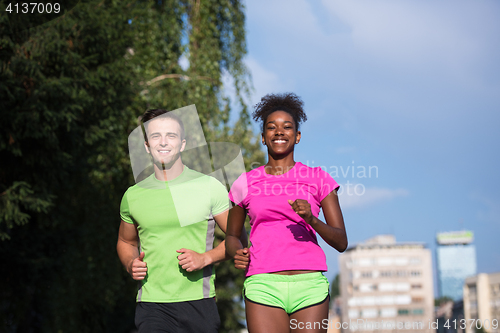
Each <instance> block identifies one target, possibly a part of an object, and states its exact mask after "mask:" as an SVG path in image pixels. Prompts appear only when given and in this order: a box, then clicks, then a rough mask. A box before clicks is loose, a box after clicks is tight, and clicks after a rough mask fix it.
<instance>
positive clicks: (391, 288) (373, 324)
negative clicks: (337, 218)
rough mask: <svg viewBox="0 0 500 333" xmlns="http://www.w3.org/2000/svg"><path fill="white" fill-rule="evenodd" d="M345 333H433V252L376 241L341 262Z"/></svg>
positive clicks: (352, 250)
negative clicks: (404, 332) (360, 332)
mask: <svg viewBox="0 0 500 333" xmlns="http://www.w3.org/2000/svg"><path fill="white" fill-rule="evenodd" d="M339 265H340V293H341V304H342V305H341V307H342V312H341V313H342V323H343V324H344V325H345V327H343V332H358V331H363V332H380V333H384V332H396V331H414V332H416V331H418V332H431V331H434V330H432V329H431V328H430V327H429V323H430V321H432V319H433V316H434V313H433V310H434V295H433V280H432V259H431V252H430V250H429V249H427V248H426V247H425V245H424V244H422V243H409V242H405V243H397V242H396V239H395V237H394V236H393V235H379V236H375V237H373V238H371V239H369V240H367V241H365V242H363V243H361V244H358V245H356V246H354V247H351V248H349V249H347V250H346V251H345V252H344V253H343V254H341V255H340V256H339Z"/></svg>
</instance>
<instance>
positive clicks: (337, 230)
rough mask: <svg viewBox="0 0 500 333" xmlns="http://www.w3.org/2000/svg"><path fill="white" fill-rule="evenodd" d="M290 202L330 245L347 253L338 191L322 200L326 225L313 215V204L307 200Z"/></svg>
mask: <svg viewBox="0 0 500 333" xmlns="http://www.w3.org/2000/svg"><path fill="white" fill-rule="evenodd" d="M288 202H289V203H290V205H291V206H292V208H293V209H294V210H295V212H296V213H297V214H299V215H300V216H301V217H302V218H303V219H304V221H306V222H307V223H308V224H309V225H310V226H311V227H313V229H314V230H316V232H317V233H318V234H319V235H320V236H321V238H323V239H324V240H325V242H326V243H327V244H328V245H330V246H331V247H333V248H334V249H336V250H337V251H339V252H344V251H345V249H346V248H347V234H346V231H345V225H344V218H343V217H342V211H341V210H340V204H339V198H338V196H337V190H336V189H335V190H333V191H332V192H330V193H329V194H328V195H327V196H326V197H325V198H324V199H323V200H321V208H323V215H324V216H325V220H326V223H324V222H323V221H321V220H320V219H318V218H317V217H315V216H313V215H312V213H311V204H309V202H307V201H306V200H301V199H297V200H295V201H292V200H289V201H288Z"/></svg>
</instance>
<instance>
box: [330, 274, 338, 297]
mask: <svg viewBox="0 0 500 333" xmlns="http://www.w3.org/2000/svg"><path fill="white" fill-rule="evenodd" d="M339 284H340V275H339V274H338V273H337V274H336V275H335V277H334V278H333V281H332V285H331V286H330V298H331V299H332V300H333V299H334V298H335V297H337V296H339V295H340V289H339Z"/></svg>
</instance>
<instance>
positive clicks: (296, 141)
mask: <svg viewBox="0 0 500 333" xmlns="http://www.w3.org/2000/svg"><path fill="white" fill-rule="evenodd" d="M300 138H301V134H300V131H297V134H296V135H295V144H297V143H299V142H300Z"/></svg>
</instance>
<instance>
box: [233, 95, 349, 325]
mask: <svg viewBox="0 0 500 333" xmlns="http://www.w3.org/2000/svg"><path fill="white" fill-rule="evenodd" d="M253 118H254V119H255V120H258V121H261V122H262V144H263V145H265V146H267V153H268V162H267V164H266V165H265V166H261V167H259V168H256V169H253V170H252V171H249V172H247V173H246V174H243V175H242V176H240V177H239V178H238V180H236V182H235V183H234V184H233V186H232V188H231V191H230V193H229V197H230V199H231V201H232V202H233V203H234V204H235V205H234V207H233V208H231V210H230V211H229V218H228V226H227V232H226V250H227V252H228V253H229V255H231V256H232V257H234V259H235V266H236V267H237V268H240V269H245V270H246V279H245V284H244V290H243V295H244V296H245V308H246V318H247V324H248V330H249V332H250V333H260V332H273V333H281V332H290V331H293V332H326V331H327V328H328V303H329V302H328V300H329V295H328V292H329V285H328V281H327V279H326V278H325V277H324V276H323V274H322V272H324V271H326V270H327V266H326V257H325V254H324V252H323V250H322V249H321V247H320V246H319V245H318V242H317V238H316V233H318V234H319V235H320V236H321V237H322V238H323V239H324V240H325V241H326V243H328V244H329V245H330V246H332V247H334V248H335V249H337V250H338V251H339V252H343V251H344V250H345V249H346V248H347V235H346V231H345V227H344V220H343V217H342V212H341V210H340V206H339V202H338V198H337V190H338V188H339V185H338V184H337V182H335V180H334V179H333V178H332V177H331V176H330V175H329V174H328V173H326V172H325V171H323V170H322V169H321V168H320V167H318V168H310V167H308V166H306V165H304V164H302V163H300V162H295V160H294V155H293V154H294V149H295V145H297V144H298V143H299V142H300V138H301V133H300V131H299V124H300V123H301V122H303V121H305V120H307V117H306V115H305V113H304V110H303V102H302V100H301V99H300V98H299V97H298V96H297V95H295V94H292V93H287V94H276V95H275V94H269V95H266V96H264V97H263V98H262V99H261V101H260V103H258V104H257V105H256V109H255V112H254V113H253ZM320 209H323V214H324V216H325V222H326V223H325V222H323V221H320V220H319V219H318V215H319V211H320ZM247 214H248V216H249V217H250V225H251V227H252V229H251V232H250V242H251V247H250V248H244V247H243V245H242V244H241V241H240V235H241V230H242V227H243V224H244V222H245V218H246V215H247Z"/></svg>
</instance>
